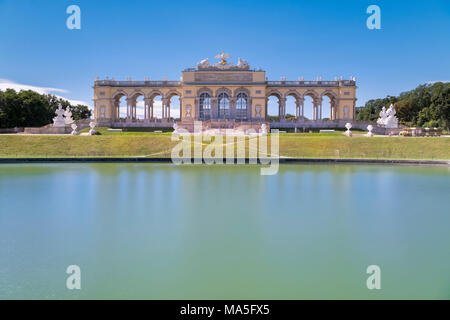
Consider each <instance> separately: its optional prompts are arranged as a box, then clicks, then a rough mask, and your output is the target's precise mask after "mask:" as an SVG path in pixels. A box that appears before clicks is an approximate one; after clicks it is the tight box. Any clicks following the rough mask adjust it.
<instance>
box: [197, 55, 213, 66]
mask: <svg viewBox="0 0 450 320" xmlns="http://www.w3.org/2000/svg"><path fill="white" fill-rule="evenodd" d="M210 66H211V64H210V63H209V59H208V58H206V59H203V60H202V61H200V62H199V63H197V68H199V69H203V68H208V67H210Z"/></svg>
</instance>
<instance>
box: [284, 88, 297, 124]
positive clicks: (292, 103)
mask: <svg viewBox="0 0 450 320" xmlns="http://www.w3.org/2000/svg"><path fill="white" fill-rule="evenodd" d="M296 109H297V97H296V96H294V95H293V94H290V95H288V96H286V120H288V121H294V120H295V119H296V113H297V110H296Z"/></svg>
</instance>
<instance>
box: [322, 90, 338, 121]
mask: <svg viewBox="0 0 450 320" xmlns="http://www.w3.org/2000/svg"><path fill="white" fill-rule="evenodd" d="M335 107H336V96H335V95H334V94H333V93H332V92H325V93H324V94H323V95H322V120H335V119H336V108H335Z"/></svg>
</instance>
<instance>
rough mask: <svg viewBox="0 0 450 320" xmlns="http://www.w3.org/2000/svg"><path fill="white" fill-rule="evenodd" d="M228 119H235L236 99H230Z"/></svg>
mask: <svg viewBox="0 0 450 320" xmlns="http://www.w3.org/2000/svg"><path fill="white" fill-rule="evenodd" d="M230 118H231V119H236V99H235V98H230Z"/></svg>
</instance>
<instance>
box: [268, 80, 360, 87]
mask: <svg viewBox="0 0 450 320" xmlns="http://www.w3.org/2000/svg"><path fill="white" fill-rule="evenodd" d="M267 85H268V86H281V87H342V86H346V87H349V86H350V87H351V86H355V85H356V82H355V81H353V80H338V81H284V80H282V81H267Z"/></svg>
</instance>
